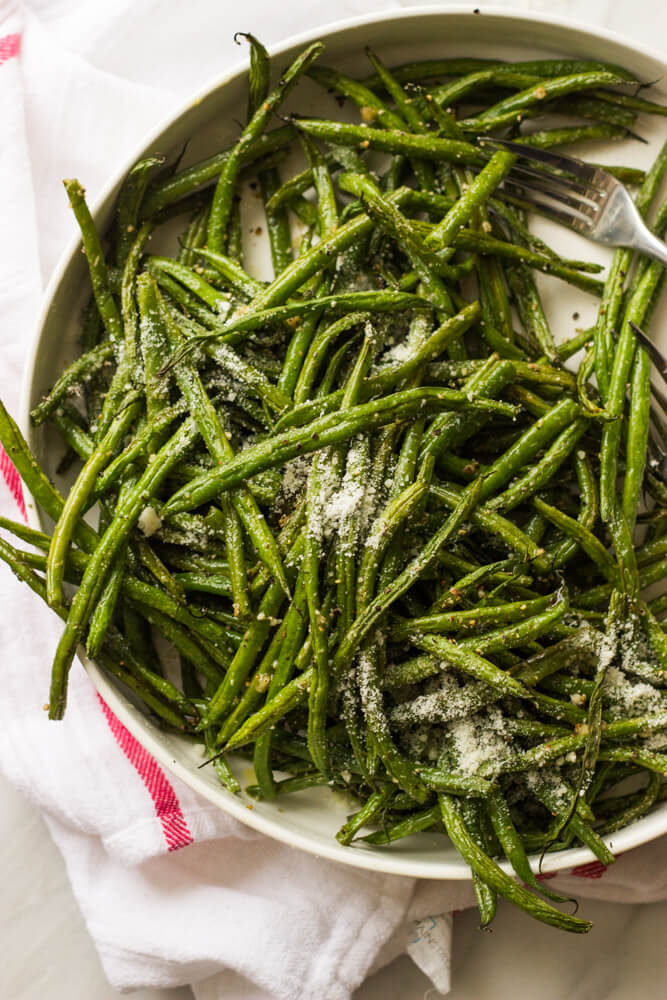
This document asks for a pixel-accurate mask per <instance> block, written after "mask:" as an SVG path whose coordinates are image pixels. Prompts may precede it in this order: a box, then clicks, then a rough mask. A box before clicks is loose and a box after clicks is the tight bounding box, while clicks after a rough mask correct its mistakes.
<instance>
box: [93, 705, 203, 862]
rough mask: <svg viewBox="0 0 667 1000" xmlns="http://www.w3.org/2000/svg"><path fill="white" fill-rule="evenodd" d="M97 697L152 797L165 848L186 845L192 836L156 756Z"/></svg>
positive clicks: (115, 737)
mask: <svg viewBox="0 0 667 1000" xmlns="http://www.w3.org/2000/svg"><path fill="white" fill-rule="evenodd" d="M97 697H98V698H99V701H100V705H101V706H102V711H103V712H104V716H105V718H106V720H107V722H108V724H109V729H110V730H111V732H112V733H113V736H114V739H115V740H116V742H117V743H118V746H119V747H120V748H121V750H122V751H123V753H124V754H125V756H126V757H127V759H128V760H129V762H130V764H132V766H133V767H134V769H135V770H136V772H137V774H138V775H139V777H140V778H141V780H142V781H143V783H144V785H145V786H146V788H147V790H148V794H149V795H150V797H151V798H152V800H153V804H154V806H155V812H156V813H157V817H158V819H159V820H160V823H161V824H162V829H163V831H164V839H165V840H166V842H167V848H168V850H170V851H178V850H179V849H180V848H181V847H187V846H188V844H192V843H194V837H193V836H192V834H191V833H190V830H189V829H188V824H187V823H186V821H185V816H184V815H183V813H182V812H181V807H180V805H179V804H178V799H177V797H176V792H175V791H174V789H173V787H172V785H171V783H170V782H169V780H168V778H167V776H166V775H165V773H164V771H163V770H162V768H161V767H160V765H159V764H158V762H157V761H156V760H155V758H154V757H151V755H150V754H149V753H148V751H147V750H145V749H144V748H143V747H142V745H141V744H140V743H139V742H138V741H137V740H135V738H134V736H133V735H132V733H131V732H130V731H129V730H128V729H126V728H125V726H124V725H123V723H122V722H121V721H120V720H119V719H117V718H116V716H115V715H114V714H113V712H112V711H111V709H110V708H109V706H108V705H107V703H106V702H105V701H104V699H103V698H102V696H101V695H99V694H98V696H97Z"/></svg>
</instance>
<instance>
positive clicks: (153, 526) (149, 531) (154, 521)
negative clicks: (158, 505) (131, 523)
mask: <svg viewBox="0 0 667 1000" xmlns="http://www.w3.org/2000/svg"><path fill="white" fill-rule="evenodd" d="M137 524H138V525H139V530H140V531H141V532H142V533H143V535H144V537H145V538H150V537H151V535H154V534H155V532H156V531H159V530H160V528H161V527H162V521H161V520H160V518H159V517H158V515H157V513H156V512H155V510H154V509H153V508H152V507H144V509H143V510H142V512H141V514H140V515H139V520H138V521H137Z"/></svg>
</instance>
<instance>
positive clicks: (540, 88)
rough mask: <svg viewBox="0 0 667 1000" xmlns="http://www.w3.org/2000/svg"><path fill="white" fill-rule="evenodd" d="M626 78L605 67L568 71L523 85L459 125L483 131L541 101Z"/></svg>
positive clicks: (510, 119)
mask: <svg viewBox="0 0 667 1000" xmlns="http://www.w3.org/2000/svg"><path fill="white" fill-rule="evenodd" d="M627 82H628V80H627V78H624V77H622V76H619V75H618V74H617V73H615V72H610V71H607V70H592V71H589V72H581V73H571V74H567V75H565V76H560V77H552V78H551V79H548V80H542V81H540V82H539V83H537V84H535V85H533V86H530V87H527V88H526V89H525V90H522V91H520V92H519V93H518V94H513V95H512V96H511V97H507V98H506V99H505V100H504V101H499V102H498V104H495V105H494V106H493V107H491V108H488V109H487V110H486V111H483V112H482V113H481V114H479V115H477V116H476V117H475V118H467V119H464V120H463V121H461V122H460V123H459V124H460V127H461V128H463V129H464V130H465V129H469V130H471V131H475V132H485V131H488V130H489V129H492V128H495V127H496V126H497V125H503V124H505V123H507V122H513V121H516V120H519V121H520V120H521V117H522V114H523V113H525V111H526V109H528V108H531V107H533V106H534V105H535V104H540V103H542V102H543V101H548V100H554V99H555V98H559V97H562V96H563V95H565V94H570V93H572V92H573V91H579V90H586V89H590V88H592V87H596V86H605V85H610V86H615V85H618V84H622V83H627Z"/></svg>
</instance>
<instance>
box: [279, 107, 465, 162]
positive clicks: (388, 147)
mask: <svg viewBox="0 0 667 1000" xmlns="http://www.w3.org/2000/svg"><path fill="white" fill-rule="evenodd" d="M292 123H293V125H294V127H295V128H297V129H298V130H299V131H300V132H306V133H307V134H308V135H312V136H314V137H315V138H316V139H324V140H325V141H326V142H330V143H336V144H338V145H342V146H352V147H353V148H359V149H361V150H364V149H378V150H380V151H381V152H383V153H399V154H400V153H403V154H405V155H407V156H416V157H418V158H422V159H429V160H435V161H436V162H440V161H441V162H444V163H460V164H462V165H470V166H480V165H481V164H482V163H483V158H482V156H481V154H480V153H479V152H478V151H477V150H476V149H475V147H474V146H473V145H471V144H470V143H468V142H461V141H459V140H457V139H440V138H437V137H435V136H432V135H415V134H410V133H408V132H403V131H399V130H398V129H395V128H391V129H385V130H382V129H377V128H369V127H366V126H362V125H348V124H347V123H343V122H332V121H324V120H322V119H318V118H296V119H293V121H292ZM401 124H403V123H402V122H401Z"/></svg>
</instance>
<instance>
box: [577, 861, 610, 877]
mask: <svg viewBox="0 0 667 1000" xmlns="http://www.w3.org/2000/svg"><path fill="white" fill-rule="evenodd" d="M606 870H607V866H606V865H603V864H602V862H601V861H589V863H588V864H587V865H578V866H577V867H576V868H573V869H572V871H571V872H570V874H571V875H578V876H579V877H580V878H602V876H603V875H604V873H605V872H606Z"/></svg>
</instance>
